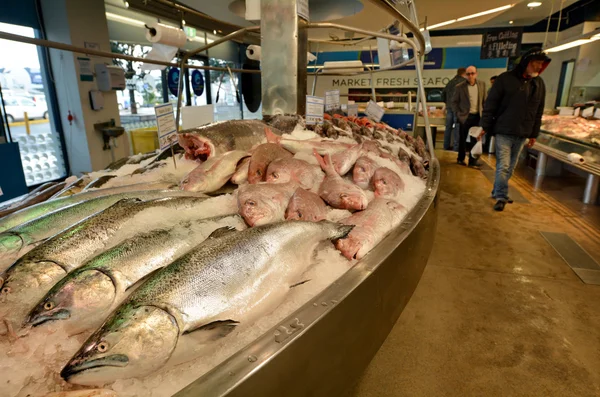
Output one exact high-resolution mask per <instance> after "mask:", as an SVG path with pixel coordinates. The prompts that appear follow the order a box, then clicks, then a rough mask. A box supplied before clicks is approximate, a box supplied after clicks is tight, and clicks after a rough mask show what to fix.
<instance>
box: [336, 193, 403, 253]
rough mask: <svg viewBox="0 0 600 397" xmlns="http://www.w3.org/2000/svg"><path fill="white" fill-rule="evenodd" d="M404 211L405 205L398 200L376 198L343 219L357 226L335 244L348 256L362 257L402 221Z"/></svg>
mask: <svg viewBox="0 0 600 397" xmlns="http://www.w3.org/2000/svg"><path fill="white" fill-rule="evenodd" d="M404 213H405V209H404V207H403V206H402V205H400V204H398V203H397V202H395V201H393V200H387V199H383V198H376V199H375V200H373V201H372V202H371V203H370V204H369V207H368V208H367V209H366V210H364V211H360V212H355V213H354V214H352V215H351V216H350V217H348V218H346V219H344V220H342V221H341V223H343V224H345V225H354V226H355V227H354V229H352V232H350V234H349V235H348V237H347V238H346V239H344V240H339V241H337V242H336V243H335V246H336V248H337V249H338V250H339V251H340V252H341V253H342V255H344V256H345V257H346V258H348V259H361V258H362V257H363V256H365V255H366V253H367V252H369V251H370V250H371V249H372V248H373V247H375V246H376V245H377V244H379V242H380V241H381V240H382V239H383V238H384V237H385V236H386V235H387V234H388V233H389V232H390V231H391V230H392V229H393V228H394V227H396V226H397V225H398V224H399V223H400V221H401V220H402V217H403V215H404Z"/></svg>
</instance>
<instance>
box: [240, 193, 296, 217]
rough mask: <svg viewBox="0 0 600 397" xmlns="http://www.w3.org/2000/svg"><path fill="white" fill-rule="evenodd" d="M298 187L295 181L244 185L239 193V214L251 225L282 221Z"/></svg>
mask: <svg viewBox="0 0 600 397" xmlns="http://www.w3.org/2000/svg"><path fill="white" fill-rule="evenodd" d="M297 187H298V185H297V184H296V183H294V182H288V183H279V184H272V183H260V184H256V185H242V186H240V187H239V189H238V194H237V202H238V209H239V214H240V215H241V216H242V217H243V218H244V220H245V221H246V223H247V224H248V225H249V226H259V225H265V224H267V223H272V222H277V221H282V220H284V217H285V210H286V208H287V205H288V203H289V201H290V198H291V197H292V195H293V194H294V192H295V191H296V188H297Z"/></svg>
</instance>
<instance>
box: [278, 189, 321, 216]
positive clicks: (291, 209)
mask: <svg viewBox="0 0 600 397" xmlns="http://www.w3.org/2000/svg"><path fill="white" fill-rule="evenodd" d="M325 218H327V205H326V204H325V202H324V201H323V200H322V199H321V197H319V195H318V194H315V193H313V192H309V191H307V190H304V189H301V188H298V189H296V191H295V192H294V195H293V196H292V198H291V199H290V202H289V203H288V207H287V209H286V210H285V219H286V220H288V221H310V222H318V221H322V220H324V219H325Z"/></svg>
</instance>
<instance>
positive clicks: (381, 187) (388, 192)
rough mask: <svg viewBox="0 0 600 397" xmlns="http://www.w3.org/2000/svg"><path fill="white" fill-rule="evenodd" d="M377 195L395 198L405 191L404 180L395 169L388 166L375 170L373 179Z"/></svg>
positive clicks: (372, 182)
mask: <svg viewBox="0 0 600 397" xmlns="http://www.w3.org/2000/svg"><path fill="white" fill-rule="evenodd" d="M371 184H372V185H373V190H374V191H375V196H376V197H383V198H390V199H391V198H395V197H397V196H398V194H400V193H401V192H403V191H404V181H403V180H402V178H401V177H400V176H399V175H398V174H396V173H395V172H394V171H392V170H390V169H389V168H386V167H381V168H378V169H376V170H375V173H374V174H373V178H372V179H371Z"/></svg>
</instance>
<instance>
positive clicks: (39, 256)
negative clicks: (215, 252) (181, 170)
mask: <svg viewBox="0 0 600 397" xmlns="http://www.w3.org/2000/svg"><path fill="white" fill-rule="evenodd" d="M203 200H205V198H198V197H174V198H165V199H158V200H151V201H140V200H139V199H125V200H121V201H118V202H117V203H116V204H114V205H112V206H110V207H108V208H107V209H105V210H104V211H102V212H100V213H98V214H96V215H94V216H91V217H89V218H86V219H84V220H82V221H81V222H79V223H77V224H75V225H73V226H71V227H70V228H68V229H66V230H64V231H63V232H61V233H59V234H57V235H55V236H54V237H52V238H50V239H49V240H47V241H46V242H45V243H44V244H42V245H39V246H37V247H36V248H34V249H33V250H31V251H29V252H28V253H27V254H25V255H24V256H22V257H21V258H19V260H17V262H15V263H14V264H13V265H12V266H11V267H10V268H8V269H7V270H6V272H4V273H2V274H0V302H2V304H0V319H2V318H4V320H5V323H12V324H14V323H17V324H20V323H22V321H23V319H24V316H25V315H26V314H27V312H29V310H31V308H32V307H33V305H35V304H36V303H37V302H38V301H39V300H40V299H41V298H42V297H43V296H44V294H45V293H46V292H48V290H49V289H50V288H51V287H52V286H53V285H54V284H56V282H58V281H59V280H60V279H61V278H63V277H64V276H66V275H67V274H69V273H70V272H72V271H73V270H75V269H76V268H78V267H79V266H81V265H82V264H83V262H84V261H85V260H86V259H87V258H89V257H90V256H91V255H92V254H94V253H95V252H97V251H99V250H100V249H103V248H104V247H105V245H106V244H107V242H108V240H109V239H110V238H111V237H112V236H114V235H115V234H116V233H117V231H118V230H119V229H120V228H121V227H123V226H124V225H125V224H126V223H127V222H128V221H130V220H131V219H132V218H133V217H134V216H135V215H136V214H138V213H140V212H142V211H143V210H145V209H149V208H158V207H160V208H175V209H179V208H191V207H193V206H194V205H197V204H198V203H200V202H202V201H203ZM0 331H1V330H0ZM0 333H2V332H0Z"/></svg>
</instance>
